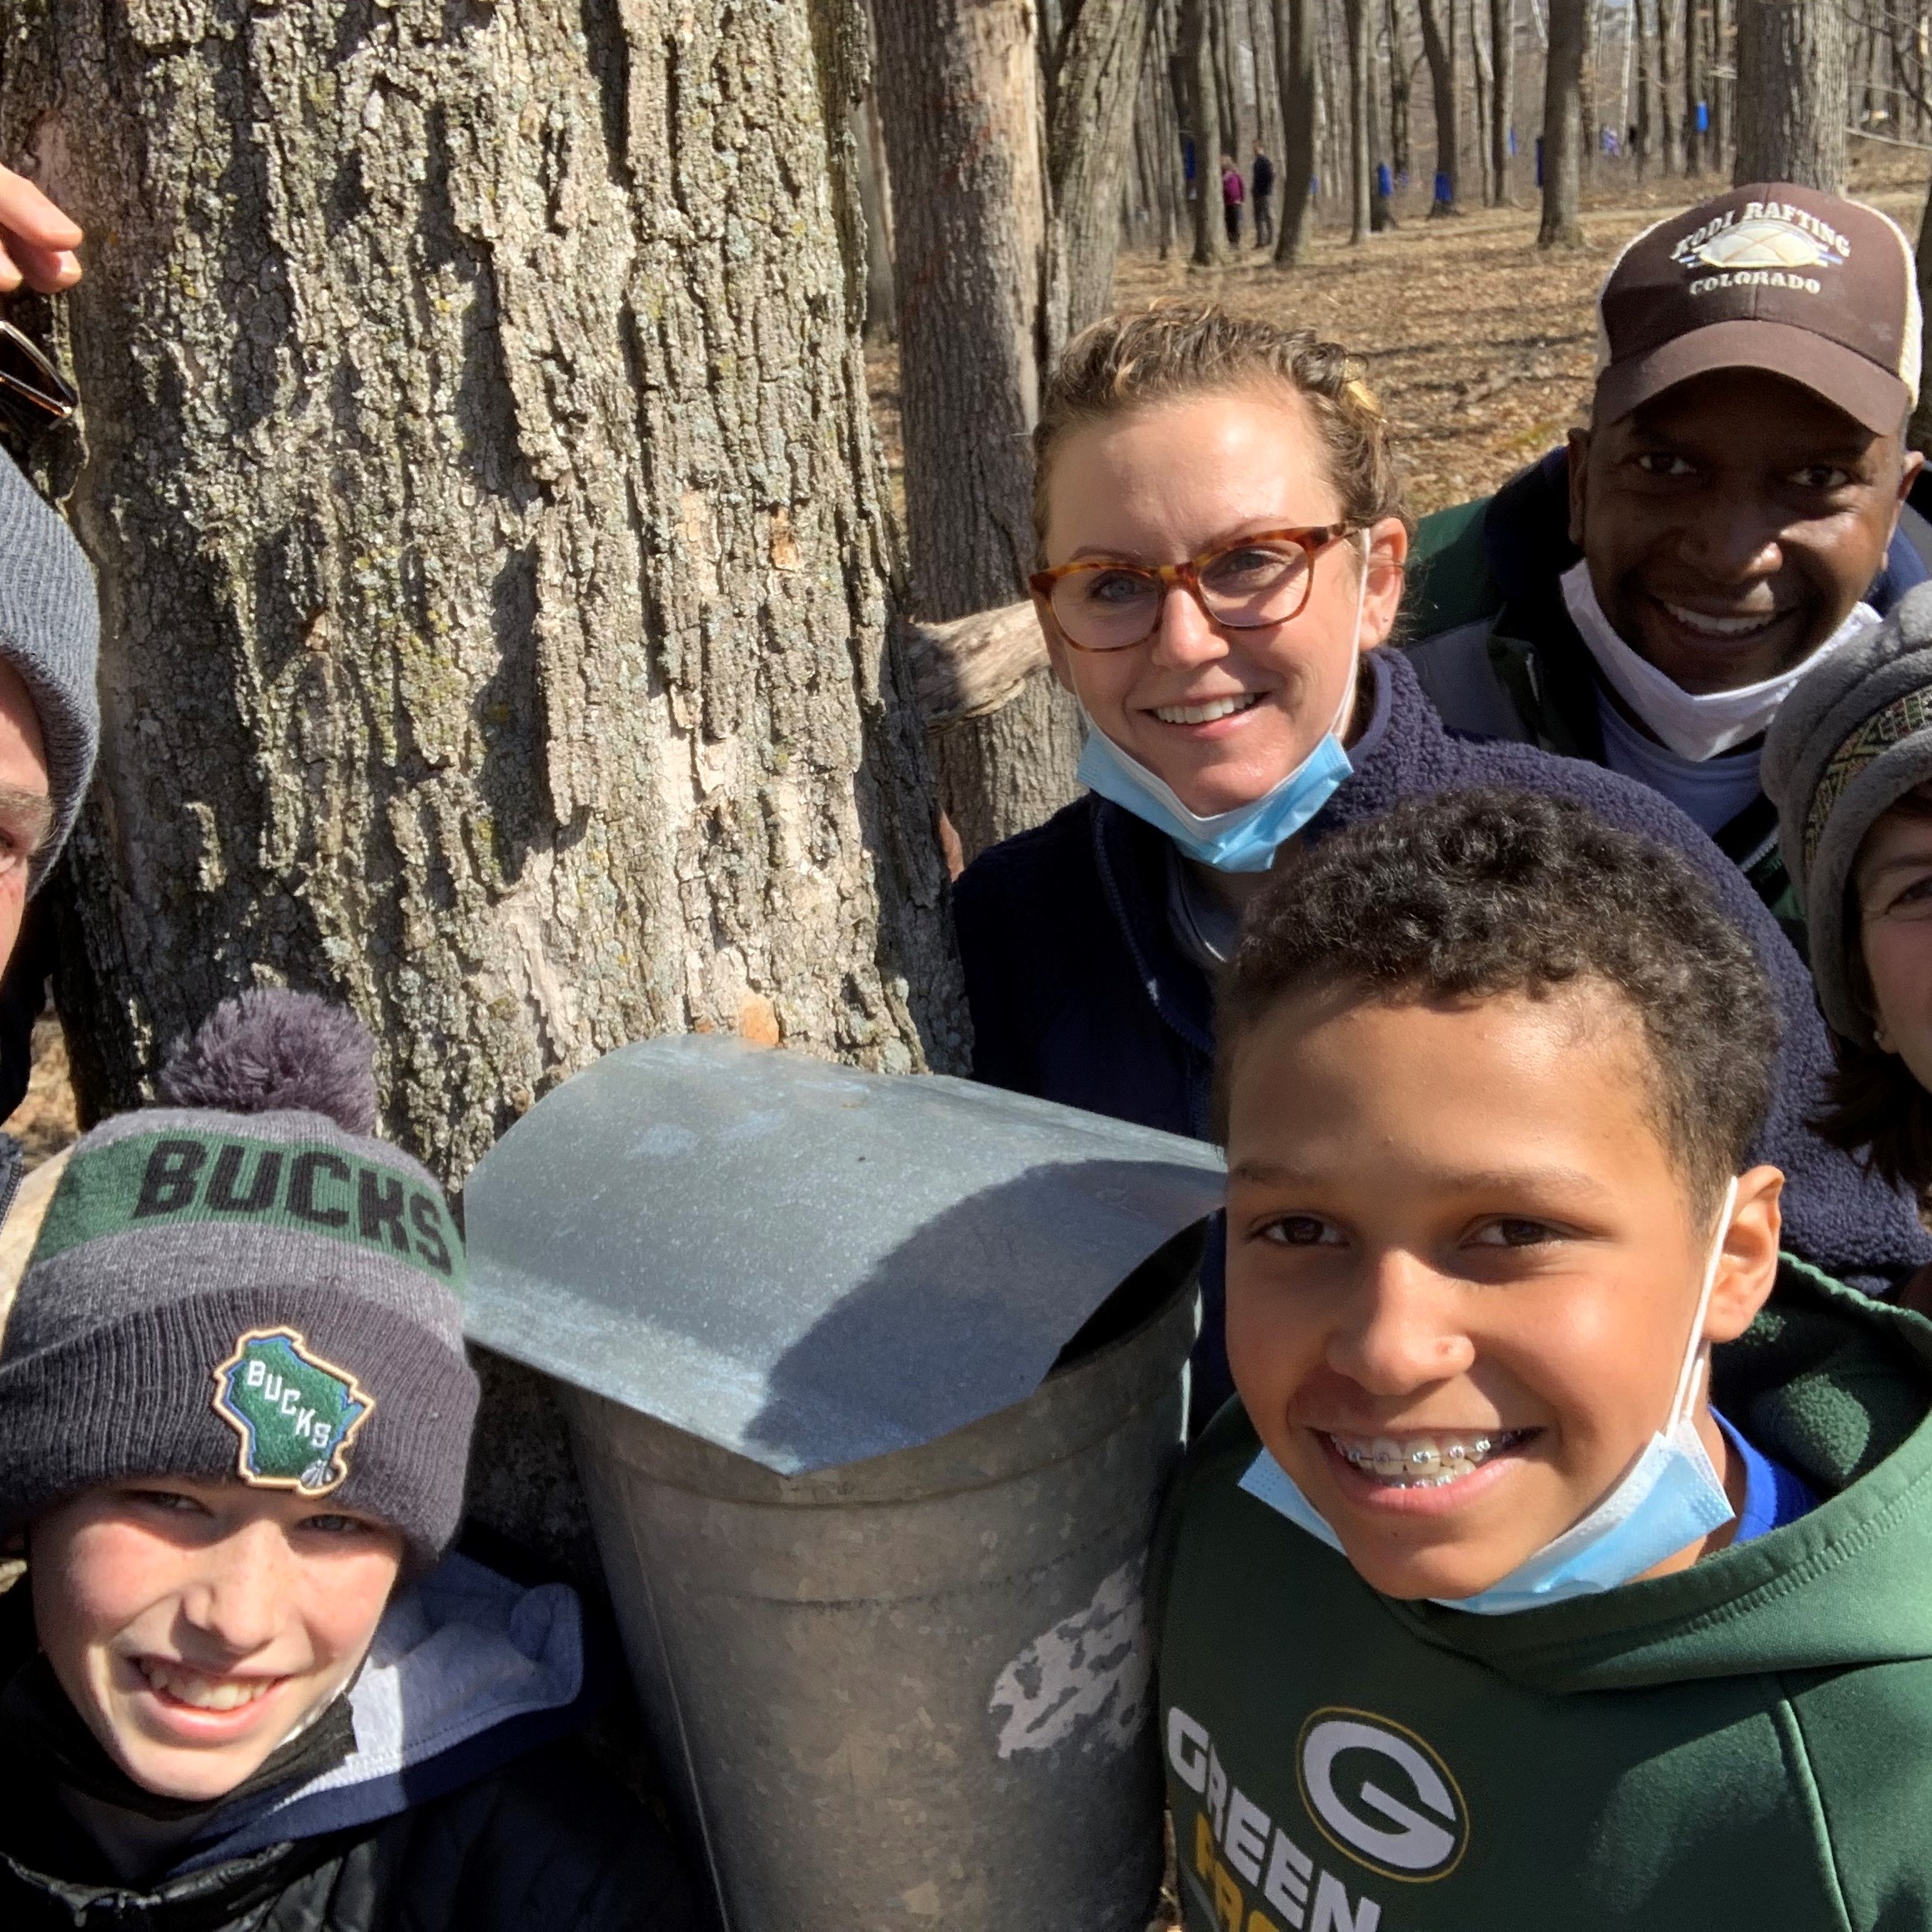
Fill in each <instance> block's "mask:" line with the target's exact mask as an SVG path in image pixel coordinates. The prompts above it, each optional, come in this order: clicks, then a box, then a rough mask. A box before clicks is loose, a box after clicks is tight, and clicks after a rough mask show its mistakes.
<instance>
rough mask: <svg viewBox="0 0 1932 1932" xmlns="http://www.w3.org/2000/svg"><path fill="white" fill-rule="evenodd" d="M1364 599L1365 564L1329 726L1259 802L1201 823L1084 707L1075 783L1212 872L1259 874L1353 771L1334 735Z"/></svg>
mask: <svg viewBox="0 0 1932 1932" xmlns="http://www.w3.org/2000/svg"><path fill="white" fill-rule="evenodd" d="M1367 591H1368V566H1367V562H1366V558H1365V560H1364V562H1363V566H1362V575H1361V581H1360V583H1359V584H1358V585H1357V586H1356V599H1355V635H1354V636H1353V637H1352V638H1351V640H1350V643H1349V649H1350V652H1351V654H1352V656H1353V658H1354V662H1353V663H1352V664H1351V666H1350V668H1349V674H1348V687H1347V689H1346V691H1344V692H1342V695H1341V707H1340V708H1339V709H1338V710H1337V711H1336V714H1335V722H1334V723H1333V724H1331V726H1330V727H1329V728H1328V730H1327V731H1326V732H1325V733H1324V734H1323V735H1322V738H1321V742H1320V743H1319V744H1318V745H1316V747H1315V748H1314V750H1313V751H1311V752H1310V753H1309V754H1308V756H1307V757H1306V758H1304V759H1303V760H1302V761H1301V763H1300V764H1299V765H1297V766H1296V767H1295V769H1294V770H1293V771H1291V772H1289V773H1288V775H1287V776H1286V777H1285V778H1282V779H1280V781H1279V782H1276V783H1275V785H1274V786H1272V787H1270V789H1269V790H1267V791H1265V792H1263V793H1262V794H1261V796H1260V797H1259V798H1255V799H1252V800H1250V802H1248V803H1247V804H1245V805H1237V806H1236V807H1235V808H1234V810H1233V811H1231V812H1217V813H1215V814H1214V815H1213V816H1212V817H1210V818H1201V817H1200V815H1199V814H1198V813H1193V812H1190V811H1189V810H1188V808H1187V807H1186V806H1185V805H1184V804H1182V803H1181V802H1180V798H1179V797H1177V796H1176V795H1175V792H1174V791H1173V789H1172V787H1170V786H1169V785H1168V784H1167V783H1166V782H1165V781H1164V780H1163V779H1161V778H1160V777H1157V776H1156V775H1155V773H1154V772H1150V771H1149V770H1148V768H1147V767H1146V766H1145V765H1144V764H1142V763H1141V762H1140V760H1139V759H1138V758H1135V757H1130V755H1129V754H1128V753H1127V752H1124V751H1122V750H1121V749H1120V747H1119V746H1118V745H1117V744H1115V743H1114V741H1113V740H1112V739H1111V738H1109V737H1108V736H1107V734H1106V733H1105V732H1103V731H1102V730H1101V729H1100V727H1099V726H1098V725H1097V724H1095V723H1094V720H1093V717H1091V715H1090V714H1089V712H1088V711H1087V708H1086V707H1085V706H1084V705H1082V706H1081V707H1080V716H1081V717H1082V718H1084V720H1085V722H1086V727H1087V742H1086V744H1085V746H1084V747H1083V749H1082V751H1081V752H1080V765H1079V774H1078V775H1079V781H1080V782H1081V783H1082V784H1083V785H1084V786H1086V787H1088V789H1089V791H1094V792H1099V794H1100V796H1101V797H1103V798H1106V799H1110V800H1111V801H1112V802H1114V804H1116V805H1118V806H1119V808H1121V809H1122V810H1123V811H1124V812H1131V813H1133V814H1134V816H1135V818H1139V819H1141V820H1143V821H1144V822H1145V823H1147V824H1149V825H1151V826H1152V827H1154V828H1155V830H1156V831H1157V832H1164V833H1166V834H1167V836H1168V837H1169V838H1171V839H1172V840H1173V841H1174V843H1175V844H1176V845H1178V846H1179V847H1180V849H1181V850H1182V851H1183V852H1185V853H1186V854H1187V855H1188V857H1189V858H1192V859H1197V860H1199V861H1200V863H1201V864H1203V865H1205V866H1211V867H1212V868H1214V869H1215V871H1216V872H1266V871H1267V870H1268V869H1269V868H1270V867H1271V866H1272V865H1273V864H1274V863H1275V853H1277V852H1279V851H1280V849H1281V848H1282V847H1283V846H1284V845H1285V844H1286V843H1288V841H1289V840H1290V839H1291V838H1293V837H1294V836H1295V834H1296V833H1297V832H1299V831H1301V828H1302V827H1303V826H1305V825H1306V824H1307V823H1308V822H1309V820H1310V819H1311V818H1314V816H1315V815H1316V813H1317V812H1319V811H1320V810H1321V808H1322V807H1323V806H1324V805H1326V803H1327V802H1328V801H1329V800H1330V799H1331V798H1332V797H1334V796H1335V794H1336V792H1337V791H1339V790H1340V789H1341V787H1342V785H1343V784H1344V783H1345V782H1346V781H1347V779H1348V777H1349V776H1350V775H1351V772H1353V771H1354V769H1355V767H1353V766H1352V765H1351V764H1350V762H1349V760H1348V753H1347V752H1346V750H1344V749H1343V747H1342V742H1341V737H1340V736H1339V735H1338V734H1339V733H1340V732H1341V730H1342V729H1343V727H1345V725H1346V722H1347V720H1348V717H1349V714H1350V712H1351V711H1352V710H1353V709H1354V707H1355V691H1356V678H1357V677H1360V675H1361V616H1362V606H1363V601H1364V599H1365V598H1366V595H1367Z"/></svg>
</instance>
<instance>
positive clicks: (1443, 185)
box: [1436, 168, 1456, 207]
mask: <svg viewBox="0 0 1932 1932" xmlns="http://www.w3.org/2000/svg"><path fill="white" fill-rule="evenodd" d="M1454 199H1456V194H1455V190H1454V189H1452V188H1451V187H1450V185H1449V176H1448V173H1447V171H1446V169H1441V168H1438V169H1436V200H1438V201H1439V202H1441V203H1442V204H1443V205H1444V206H1445V207H1446V206H1447V205H1448V204H1449V203H1451V202H1452V201H1453V200H1454Z"/></svg>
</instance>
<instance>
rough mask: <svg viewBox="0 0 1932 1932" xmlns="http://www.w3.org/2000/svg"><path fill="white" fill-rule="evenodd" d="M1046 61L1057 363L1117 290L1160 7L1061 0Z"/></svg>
mask: <svg viewBox="0 0 1932 1932" xmlns="http://www.w3.org/2000/svg"><path fill="white" fill-rule="evenodd" d="M1063 13H1064V20H1063V24H1062V27H1061V30H1060V37H1059V41H1058V43H1057V44H1056V45H1055V46H1054V48H1052V49H1050V50H1049V52H1050V53H1051V58H1050V59H1049V62H1048V65H1047V102H1046V108H1047V191H1048V214H1049V219H1048V226H1047V287H1046V322H1045V337H1046V353H1047V360H1048V361H1049V364H1050V363H1051V362H1052V360H1054V358H1055V357H1056V356H1058V355H1059V352H1060V350H1062V349H1063V348H1064V346H1065V345H1066V344H1067V343H1068V342H1069V340H1071V339H1072V338H1073V337H1074V335H1078V334H1079V331H1080V330H1083V329H1084V328H1085V327H1086V325H1088V324H1089V322H1091V321H1094V319H1097V318H1098V317H1099V316H1101V315H1104V314H1106V312H1107V309H1108V306H1109V304H1110V303H1111V301H1112V300H1113V294H1114V249H1115V245H1116V240H1117V236H1116V234H1115V230H1114V224H1113V223H1112V221H1111V219H1110V212H1111V210H1112V209H1113V207H1114V204H1115V203H1116V202H1117V201H1118V200H1119V194H1120V181H1121V178H1122V174H1123V171H1124V169H1125V167H1126V164H1127V149H1128V143H1129V141H1130V138H1131V135H1132V132H1133V127H1134V104H1135V99H1136V98H1138V94H1139V91H1140V73H1141V68H1142V65H1143V63H1144V62H1145V57H1146V53H1147V43H1148V29H1149V28H1150V25H1151V23H1152V20H1153V15H1154V9H1153V8H1152V6H1151V5H1150V4H1148V0H1083V3H1082V4H1080V5H1079V6H1077V7H1076V6H1073V5H1069V6H1068V7H1066V8H1064V10H1063Z"/></svg>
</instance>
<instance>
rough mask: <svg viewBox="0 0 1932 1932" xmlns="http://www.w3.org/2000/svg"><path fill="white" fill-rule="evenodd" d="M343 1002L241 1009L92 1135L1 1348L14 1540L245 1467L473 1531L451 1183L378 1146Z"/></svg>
mask: <svg viewBox="0 0 1932 1932" xmlns="http://www.w3.org/2000/svg"><path fill="white" fill-rule="evenodd" d="M373 1060H374V1054H373V1049H372V1047H371V1044H370V1038H369V1035H368V1034H367V1033H365V1031H364V1030H363V1028H362V1025H361V1024H360V1022H359V1021H358V1020H357V1019H355V1016H354V1015H353V1014H350V1012H348V1011H347V1010H346V1009H345V1008H342V1007H340V1006H333V1005H330V1004H329V1003H328V1002H326V1001H325V1000H321V999H316V998H314V997H313V996H312V995H309V994H297V993H289V992H284V991H279V990H269V991H262V992H254V993H244V994H242V995H241V997H240V998H239V999H232V1000H228V1001H224V1003H223V1004H222V1005H220V1006H219V1007H218V1008H217V1009H215V1011H214V1014H212V1015H211V1016H210V1018H209V1019H208V1020H207V1022H206V1023H205V1024H204V1025H203V1026H202V1028H201V1029H200V1031H199V1033H197V1034H195V1036H194V1039H193V1040H192V1041H191V1042H189V1043H188V1044H186V1045H185V1046H184V1048H183V1049H180V1050H179V1051H178V1052H177V1054H176V1055H175V1057H174V1059H173V1060H172V1061H171V1062H170V1063H169V1066H168V1068H167V1069H166V1070H165V1071H164V1073H163V1074H162V1076H161V1081H160V1088H161V1094H162V1099H163V1103H164V1104H161V1105H159V1106H155V1107H145V1108H142V1109H138V1110H137V1111H135V1112H133V1113H129V1114H119V1115H117V1116H116V1117H115V1118H114V1119H111V1120H108V1121H105V1122H103V1124H101V1125H100V1126H98V1127H97V1128H95V1129H94V1130H93V1132H92V1133H90V1134H88V1135H87V1136H86V1137H85V1138H84V1139H83V1140H81V1141H80V1142H79V1143H78V1145H76V1147H75V1149H74V1150H73V1157H72V1159H71V1160H70V1161H69V1163H68V1169H67V1171H66V1172H65V1173H64V1174H63V1175H62V1176H61V1179H60V1184H59V1186H58V1188H57V1190H55V1193H54V1195H53V1200H52V1201H51V1202H50V1203H49V1205H48V1211H47V1218H46V1220H44V1221H43V1223H42V1225H41V1229H40V1235H39V1239H38V1240H37V1241H36V1243H35V1244H34V1248H33V1255H32V1256H31V1258H30V1259H29V1260H28V1265H27V1270H26V1272H25V1274H24V1275H23V1276H22V1277H21V1281H20V1287H19V1291H18V1295H17V1296H16V1298H15V1301H14V1304H13V1313H12V1315H11V1316H10V1318H9V1319H8V1324H7V1329H6V1333H5V1336H4V1337H3V1338H0V1534H3V1533H10V1532H13V1531H14V1530H16V1529H18V1527H21V1526H22V1525H23V1524H25V1523H28V1522H31V1521H32V1520H33V1517H36V1516H38V1515H39V1514H40V1513H41V1512H43V1511H44V1510H46V1509H48V1507H51V1506H52V1505H53V1504H54V1503H56V1502H60V1501H61V1500H63V1498H65V1497H69V1496H73V1495H75V1494H77V1493H78V1492H80V1491H82V1490H84V1489H89V1488H92V1487H95V1486H97V1485H98V1484H101V1483H107V1482H124V1481H126V1480H128V1478H130V1477H142V1476H194V1477H207V1478H210V1479H219V1478H223V1477H234V1478H235V1479H236V1480H238V1481H239V1482H245V1483H249V1484H252V1485H254V1487H258V1488H264V1489H280V1490H287V1491H291V1492H294V1493H295V1494H296V1495H298V1496H303V1497H316V1498H318V1499H319V1498H322V1497H328V1498H330V1500H331V1501H332V1502H335V1503H338V1504H340V1506H341V1507H345V1508H353V1509H355V1510H359V1511H366V1512H368V1513H369V1514H370V1515H371V1516H375V1517H380V1518H381V1519H382V1520H383V1521H385V1522H390V1523H393V1524H395V1526H396V1527H398V1528H399V1529H400V1530H401V1531H402V1532H403V1534H404V1536H405V1537H406V1538H407V1540H408V1544H409V1552H410V1567H411V1569H412V1571H420V1569H422V1568H424V1567H427V1566H428V1565H429V1564H430V1563H432V1562H434V1561H435V1558H436V1557H438V1556H439V1555H440V1553H441V1552H442V1551H443V1549H444V1548H445V1546H446V1545H447V1544H448V1542H449V1541H450V1537H452V1536H454V1535H455V1529H456V1523H457V1519H458V1517H459V1516H460V1513H461V1510H462V1499H463V1473H464V1468H465V1463H466V1462H467V1460H468V1455H469V1447H470V1426H471V1424H472V1423H473V1421H475V1412H476V1400H477V1386H476V1378H475V1375H474V1374H473V1373H472V1371H471V1370H470V1365H469V1362H468V1361H467V1360H466V1359H465V1356H464V1353H463V1316H462V1307H461V1304H460V1302H459V1301H458V1299H457V1296H458V1293H459V1291H460V1289H461V1286H462V1281H463V1244H462V1240H461V1238H460V1235H458V1234H457V1232H456V1228H455V1223H454V1222H453V1221H452V1220H451V1219H450V1210H449V1207H448V1205H447V1203H446V1202H445V1200H444V1198H443V1192H442V1190H441V1189H440V1187H439V1186H438V1185H436V1183H435V1180H433V1179H432V1178H431V1177H430V1175H429V1174H428V1173H427V1172H426V1171H425V1170H424V1169H423V1168H422V1167H420V1166H419V1165H417V1163H416V1162H415V1161H414V1160H411V1159H410V1157H409V1156H408V1155H406V1154H404V1153H402V1152H401V1151H400V1150H399V1149H397V1148H395V1147H392V1146H390V1145H388V1144H387V1143H386V1142H385V1141H382V1140H377V1139H375V1136H374V1134H373V1129H374V1127H375V1112H376V1106H375V1075H374V1071H373Z"/></svg>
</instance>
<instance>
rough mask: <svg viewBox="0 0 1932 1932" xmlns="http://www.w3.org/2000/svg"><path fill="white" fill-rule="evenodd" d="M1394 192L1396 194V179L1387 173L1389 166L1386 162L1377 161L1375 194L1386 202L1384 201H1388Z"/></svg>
mask: <svg viewBox="0 0 1932 1932" xmlns="http://www.w3.org/2000/svg"><path fill="white" fill-rule="evenodd" d="M1395 192H1396V178H1395V176H1394V175H1392V174H1391V173H1390V172H1389V164H1388V163H1387V162H1386V161H1378V162H1376V194H1379V195H1381V198H1382V199H1383V200H1384V201H1386V200H1387V199H1389V197H1390V196H1391V194H1394V193H1395Z"/></svg>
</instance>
